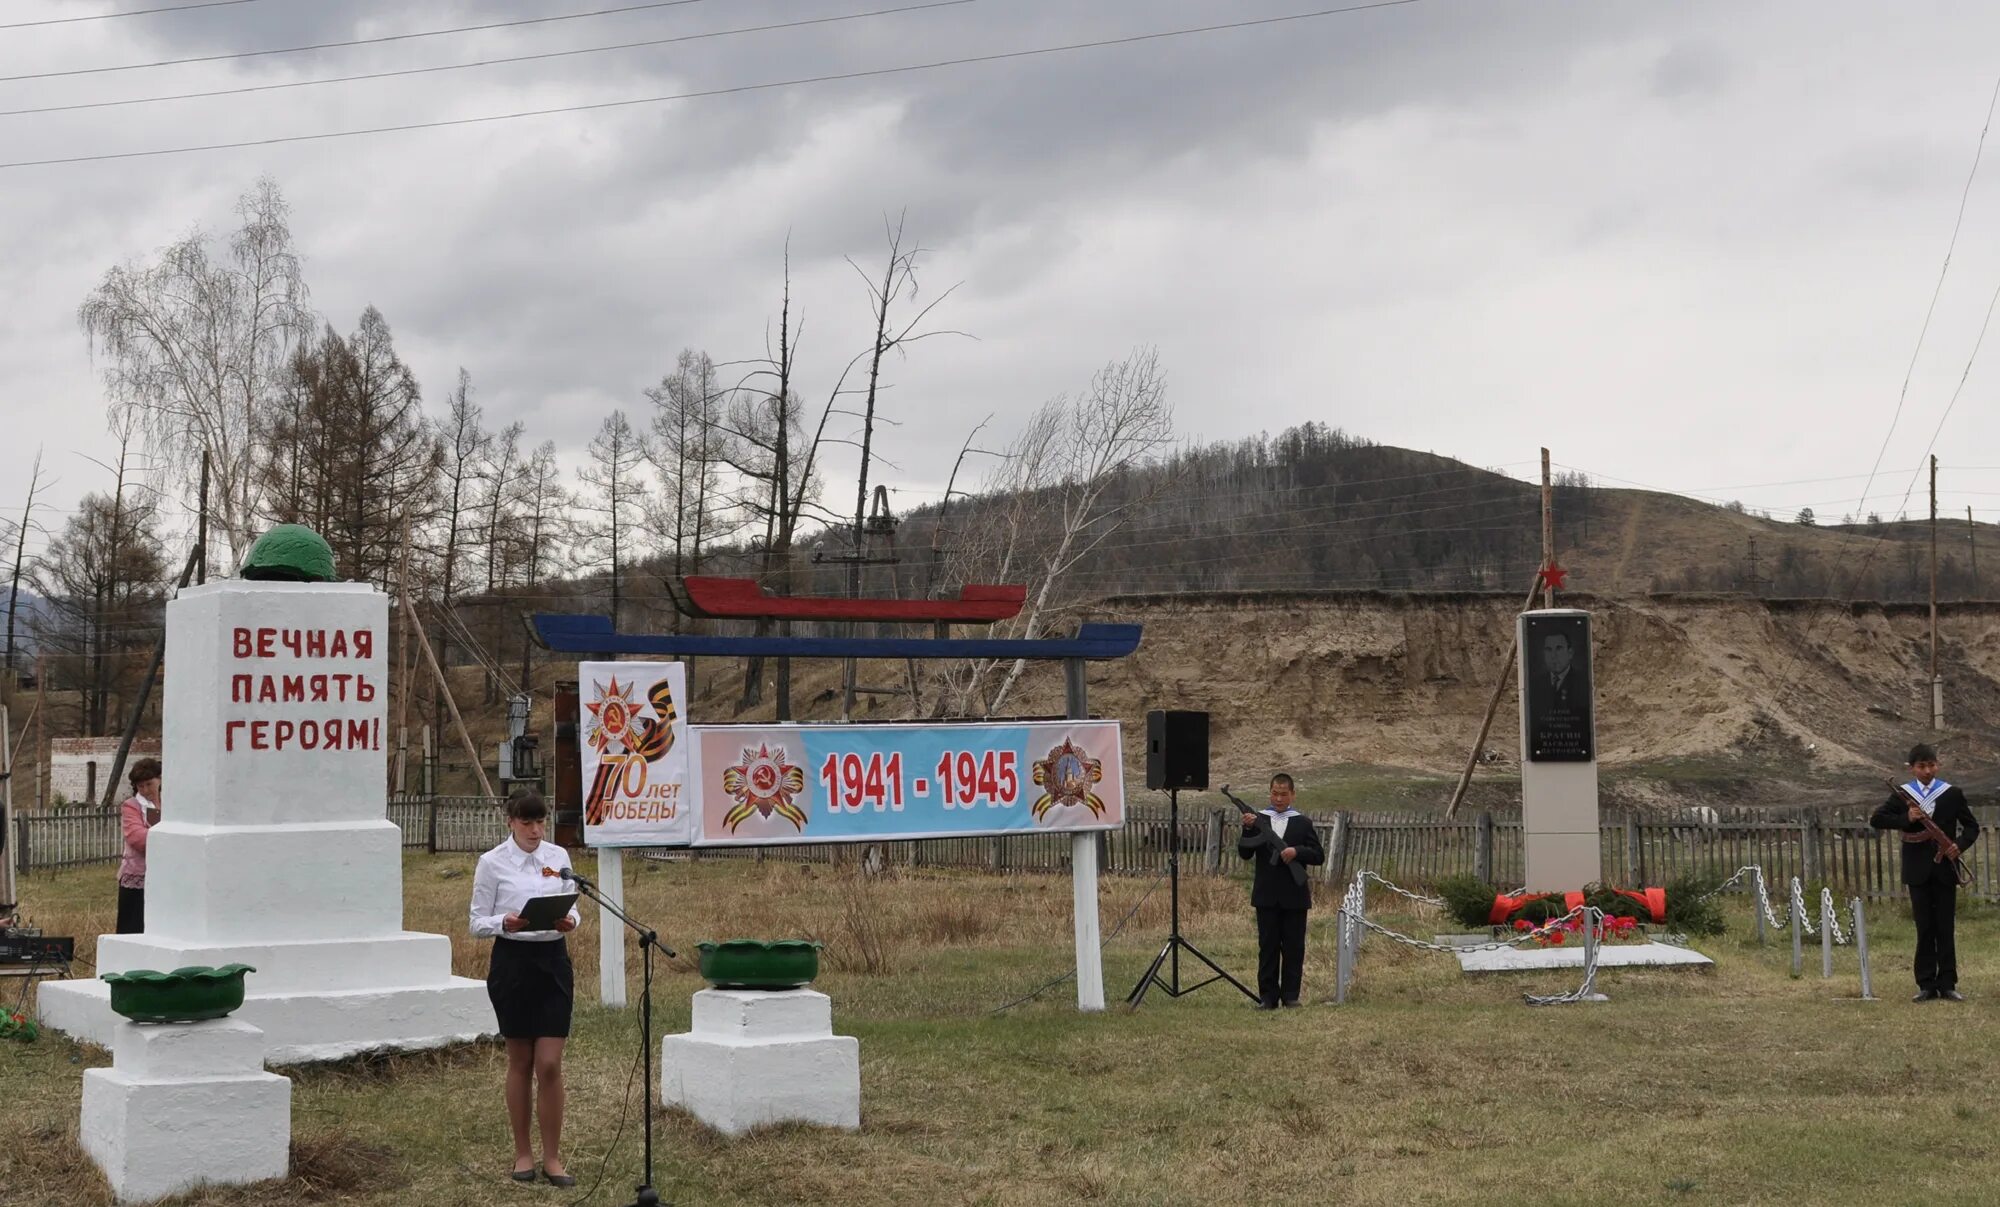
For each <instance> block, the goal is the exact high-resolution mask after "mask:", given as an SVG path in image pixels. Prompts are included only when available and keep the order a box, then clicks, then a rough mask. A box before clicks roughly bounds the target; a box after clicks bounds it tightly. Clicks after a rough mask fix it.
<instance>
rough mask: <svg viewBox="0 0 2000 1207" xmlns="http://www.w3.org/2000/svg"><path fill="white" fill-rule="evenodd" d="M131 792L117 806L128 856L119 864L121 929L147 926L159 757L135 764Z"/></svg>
mask: <svg viewBox="0 0 2000 1207" xmlns="http://www.w3.org/2000/svg"><path fill="white" fill-rule="evenodd" d="M126 778H128V779H130V780H131V781H132V796H131V799H129V800H127V801H126V802H125V803H124V804H122V805H120V806H118V824H119V827H120V828H121V829H122V830H123V831H124V832H125V858H124V859H122V860H120V861H119V864H118V933H119V934H121V935H137V934H143V933H145V930H146V834H147V832H148V831H150V830H151V829H152V828H153V827H154V826H156V825H158V824H160V760H158V759H140V760H139V761H138V762H136V763H134V764H132V773H131V774H130V775H129V776H127V777H126Z"/></svg>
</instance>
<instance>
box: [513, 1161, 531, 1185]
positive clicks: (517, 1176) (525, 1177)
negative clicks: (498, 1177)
mask: <svg viewBox="0 0 2000 1207" xmlns="http://www.w3.org/2000/svg"><path fill="white" fill-rule="evenodd" d="M508 1176H509V1177H511V1178H513V1179H514V1180H515V1181H516V1182H532V1181H534V1180H535V1167H534V1166H532V1165H530V1166H529V1167H528V1168H526V1169H517V1170H515V1171H514V1172H513V1173H511V1174H509V1175H508Z"/></svg>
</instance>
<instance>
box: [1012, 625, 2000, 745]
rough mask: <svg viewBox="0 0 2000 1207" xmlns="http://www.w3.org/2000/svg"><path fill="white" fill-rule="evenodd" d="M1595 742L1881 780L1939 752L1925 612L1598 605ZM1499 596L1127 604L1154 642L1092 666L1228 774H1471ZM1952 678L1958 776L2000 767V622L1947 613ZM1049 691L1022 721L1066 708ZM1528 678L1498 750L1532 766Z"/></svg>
mask: <svg viewBox="0 0 2000 1207" xmlns="http://www.w3.org/2000/svg"><path fill="white" fill-rule="evenodd" d="M1563 602H1564V604H1565V605H1566V606H1576V607H1584V608H1588V609H1590V610H1591V611H1592V612H1593V613H1594V616H1595V624H1594V632H1595V642H1596V659H1597V710H1598V711H1597V716H1598V740H1599V748H1600V752H1601V758H1602V760H1603V761H1604V762H1605V763H1607V764H1611V765H1614V766H1615V765H1619V764H1642V763H1653V762H1660V761H1666V760H1673V759H1683V758H1703V757H1711V756H1733V755H1755V756H1761V757H1765V758H1775V759H1777V760H1778V761H1780V762H1792V761H1794V760H1798V759H1804V758H1807V757H1810V758H1811V759H1812V760H1814V761H1816V762H1817V763H1819V764H1821V765H1824V766H1828V767H1837V766H1840V765H1842V764H1848V765H1852V766H1854V767H1856V768H1859V767H1862V766H1869V767H1879V766H1881V765H1883V762H1884V760H1885V759H1888V760H1889V761H1891V762H1893V761H1894V756H1895V755H1897V754H1898V752H1900V751H1902V750H1904V749H1907V747H1908V746H1909V744H1910V742H1912V741H1914V740H1917V739H1919V738H1921V737H1922V736H1923V731H1924V730H1925V729H1926V728H1927V721H1928V714H1929V704H1928V694H1927V693H1928V689H1927V679H1928V674H1929V671H1928V664H1929V643H1928V631H1929V630H1928V613H1927V611H1926V610H1925V609H1923V608H1918V607H1892V608H1888V609H1884V608H1881V607H1877V606H1872V605H1869V606H1859V607H1856V608H1853V609H1849V608H1847V607H1844V606H1840V605H1835V604H1804V603H1793V602H1790V601H1762V600H1755V599H1748V598H1737V597H1728V596H1709V597H1657V598H1650V599H1637V600H1595V599H1590V598H1588V597H1581V596H1570V597H1567V598H1566V599H1565V600H1564V601H1563ZM1516 611H1517V602H1516V601H1514V600H1511V599H1501V598H1495V597H1491V596H1476V595H1455V596H1454V595H1441V596H1440V595H1433V596H1390V595H1379V596H1378V595H1349V596H1322V597H1314V598H1303V597H1296V596H1295V597H1289V598H1287V597H1265V596H1198V597H1179V598H1172V599H1169V598H1158V599H1134V600H1113V601H1109V602H1107V603H1106V604H1104V605H1100V606H1098V607H1096V608H1093V609H1091V610H1090V612H1089V618H1090V619H1097V620H1121V621H1129V622H1137V623H1140V624H1143V625H1145V626H1146V637H1145V641H1144V643H1143V644H1142V645H1141V647H1140V650H1139V653H1138V654H1137V655H1136V656H1135V657H1133V658H1131V659H1128V660H1126V661H1125V662H1124V663H1120V664H1106V665H1103V666H1098V667H1094V668H1093V671H1092V675H1091V703H1092V706H1093V709H1094V710H1095V711H1099V712H1101V713H1103V714H1105V715H1107V716H1111V715H1115V716H1120V717H1123V718H1126V719H1127V720H1132V721H1136V720H1139V719H1141V718H1143V716H1144V714H1145V712H1146V711H1147V710H1148V709H1152V708H1174V707H1183V708H1203V709H1207V710H1208V711H1209V712H1210V713H1211V715H1212V725H1213V731H1214V732H1213V739H1212V740H1213V745H1214V748H1215V750H1216V751H1217V753H1218V756H1219V757H1225V758H1249V759H1253V760H1256V761H1257V762H1260V763H1261V762H1266V761H1268V762H1274V763H1296V764H1299V765H1303V766H1324V765H1327V764H1329V763H1334V762H1349V761H1354V762H1368V763H1379V764H1387V765H1391V766H1402V767H1411V768H1424V769H1432V770H1446V769H1456V767H1457V765H1458V764H1459V763H1460V762H1461V761H1462V760H1463V759H1464V757H1465V754H1466V752H1467V750H1468V749H1469V747H1470V744H1471V741H1472V738H1473V735H1474V734H1475V733H1476V732H1477V730H1478V725H1479V719H1480V717H1481V715H1482V714H1483V712H1484V710H1485V708H1486V704H1487V701H1488V700H1489V699H1490V697H1491V695H1492V691H1493V685H1494V683H1495V681H1496V680H1497V678H1498V677H1499V672H1500V668H1501V666H1502V664H1503V662H1504V660H1505V658H1506V654H1507V648H1508V645H1509V643H1511V642H1512V640H1513V631H1514V615H1515V613H1516ZM1938 660H1939V665H1940V668H1941V671H1942V674H1943V676H1944V679H1945V705H1946V721H1947V725H1948V733H1947V734H1946V735H1944V739H1943V740H1944V742H1945V743H1946V744H1947V745H1948V746H1949V747H1950V749H1951V755H1952V758H1953V760H1954V762H1955V763H1957V764H1958V765H1975V764H1976V765H1990V764H1992V763H1993V762H1995V761H1996V756H2000V734H1996V727H2000V604H1961V605H1953V606H1950V607H1947V608H1945V609H1943V611H1942V615H1941V618H1940V624H1939V653H1938ZM1055 687H1056V683H1055V681H1054V677H1053V676H1052V675H1037V676H1036V677H1035V678H1034V680H1033V681H1032V683H1031V685H1030V691H1029V693H1028V695H1027V697H1025V698H1024V699H1023V700H1022V701H1021V704H1022V706H1023V707H1024V709H1025V710H1027V711H1042V710H1048V709H1053V708H1056V707H1058V706H1059V704H1060V696H1059V695H1058V694H1057V693H1056V692H1055V690H1054V689H1055ZM1518 715H1519V713H1518V705H1517V703H1516V694H1515V691H1514V686H1513V679H1512V677H1511V676H1509V679H1508V685H1507V688H1506V691H1505V694H1504V696H1503V697H1502V700H1501V705H1500V712H1499V715H1498V717H1497V718H1496V720H1495V722H1494V729H1493V732H1492V733H1491V734H1490V735H1489V736H1488V739H1487V742H1486V745H1487V747H1488V748H1489V749H1490V750H1492V751H1494V752H1496V753H1497V754H1498V755H1500V756H1501V759H1502V761H1504V762H1508V763H1511V762H1513V761H1514V760H1515V758H1516V756H1517V755H1518V746H1519V743H1518V739H1517V737H1516V725H1517V717H1518Z"/></svg>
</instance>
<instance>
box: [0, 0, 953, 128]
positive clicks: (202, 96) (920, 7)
mask: <svg viewBox="0 0 2000 1207" xmlns="http://www.w3.org/2000/svg"><path fill="white" fill-rule="evenodd" d="M977 2H978V0H933V2H932V3H929V4H911V5H905V6H904V7H902V8H878V9H874V10H873V11H870V12H865V13H845V14H842V15H840V16H837V17H812V18H809V19H807V20H803V21H782V22H778V23H775V24H771V25H746V26H741V27H739V28H736V29H718V30H713V31H711V32H708V33H699V34H681V35H679V36H677V37H672V38H648V39H646V40H645V41H642V42H617V43H613V44H611V45H608V46H586V47H583V48H581V49H578V50H549V51H543V52H541V53H538V54H522V55H509V56H507V57H506V58H500V59H475V60H473V61H472V62H469V63H442V64H439V65H437V66H435V67H406V68H403V69H401V70H397V71H368V72H362V73H360V74H357V75H336V76H327V77H325V78H323V79H317V80H291V81H288V82H285V83H281V84H252V85H248V86H246V87H243V88H218V89H215V90H213V91H209V92H175V93H169V94H167V95H165V96H138V97H131V98H129V99H127V100H122V101H84V102H81V103H78V104H74V105H44V106H42V107H40V108H36V109H0V117H25V116H28V115H30V114H37V113H74V112H76V111H77V110H80V109H117V108H121V107H124V106H127V105H151V104H156V103H159V102H162V101H192V100H206V99H208V98H211V97H219V96H245V95H247V94H249V93H253V92H281V91H284V90H286V89H291V88H314V87H318V86H319V85H322V84H352V83H356V82H359V81H362V80H389V79H396V78H398V77H401V76H410V75H430V74H433V73H435V72H440V71H469V70H471V69H473V68H477V67H498V66H502V65H504V64H508V63H533V62H539V61H540V60H543V59H563V58H569V57H572V56H575V55H586V54H603V53H605V52H607V51H614V50H637V49H641V48H644V47H649V46H671V45H673V44H675V43H677V42H701V41H705V40H708V39H711V38H728V37H734V36H735V35H737V34H755V33H768V32H771V31H773V30H780V29H798V28H801V27H803V26H807V25H832V24H834V23H836V22H840V21H859V20H862V19H864V18H867V17H886V16H891V15H894V14H897V13H915V12H922V11H924V10H925V9H932V8H954V7H957V6H958V5H961V4H975V3H977Z"/></svg>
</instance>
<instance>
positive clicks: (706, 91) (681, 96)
mask: <svg viewBox="0 0 2000 1207" xmlns="http://www.w3.org/2000/svg"><path fill="white" fill-rule="evenodd" d="M672 2H673V3H680V4H692V3H698V2H699V0H672ZM1421 2H1422V0H1374V2H1373V3H1368V4H1354V5H1346V6H1343V7H1339V8H1323V9H1315V10H1312V11H1310V12H1300V13H1286V14H1283V15H1280V16H1273V17H1259V18H1254V19H1249V20H1243V21H1227V22H1219V23H1216V24H1211V25H1197V26H1189V27H1185V28H1181V29H1167V30H1155V31H1153V32H1150V33H1143V34H1128V35H1125V36H1123V37H1117V38H1099V39H1095V40H1092V41H1088V42H1069V43H1063V44H1060V45H1055V46H1038V47H1031V48H1029V49H1027V50H1011V51H1000V52H995V53H992V54H982V55H963V56H959V57H957V58H950V59H936V60H932V61H930V62H925V63H907V64H902V65H899V66H895V67H876V68H869V69H864V70H859V71H840V72H828V73H825V74H822V75H810V76H796V77H793V78H791V79H784V80H769V81H765V82H763V83H756V84H736V85H729V86H724V87H719V88H702V89H696V90H694V91H690V92H675V93H667V94H663V95H658V96H641V97H628V98H625V99H623V100H615V101H593V102H587V103H583V104H576V105H553V106H548V107H546V108H541V109H522V110H516V111H515V112H512V113H488V114H479V115H475V116H472V117H455V118H440V119H436V120H432V121H422V122H401V123H397V124H394V125H386V126H365V127H359V128H355V129H349V130H323V131H318V132H315V133H311V134H288V135H278V136H274V137H270V138H251V139H239V140H236V141H233V142H219V143H194V144H189V145H186V146H179V147H156V148H152V149H150V150H142V151H113V152H104V153H100V154H95V155H66V156H56V157H52V158H48V159H19V160H12V161H8V162H5V163H0V169H18V168H37V167H54V166H58V165H64V164H78V163H105V162H111V161H117V160H127V159H151V158H157V157H160V156H166V155H191V154H196V153H200V152H206V151H233V150H242V149H245V148H249V147H272V146H284V145H289V144H294V143H308V142H325V141H328V140H332V139H343V138H363V137H369V136H373V135H377V134H397V133H405V132H409V131H415V130H441V129H450V128H456V127H460V126H477V125H487V124H491V123H494V122H507V121H519V120H522V119H526V118H534V117H553V116H558V115H563V114H571V113H594V112H601V111H605V110H611V109H626V108H632V107H635V106H640V105H658V104H666V103H669V102H673V101H686V100H697V99H703V98H708V97H717V96H737V95H742V94H745V93H752V92H769V91H774V90H777V89H783V88H796V87H804V86H808V85H812V84H828V83H839V82H844V81H850V80H865V79H879V78H883V77H887V76H895V75H909V74H913V73H916V72H923V71H939V70H943V69H946V68H951V67H964V66H969V65H972V64H978V63H1001V62H1009V61H1012V60H1017V59H1028V58H1037V57H1041V56H1045V55H1056V54H1068V53H1073V52H1076V51H1084V50H1099V49H1104V48H1107V47H1113V46H1132V45H1138V44H1141V43H1146V42H1156V41H1161V40H1164V39H1168V38H1185V37H1196V36H1200V35H1205V34H1213V33H1220V32H1224V31H1228V30H1237V29H1251V28H1258V27H1264V26H1274V25H1280V24H1284V23H1288V22H1298V21H1310V20H1315V19H1319V18H1325V17H1333V16H1340V15H1344V14H1348V13H1358V12H1366V11H1369V10H1373V9H1385V8H1401V7H1404V6H1406V5H1411V4H1418V3H1421ZM641 7H656V6H641ZM607 11H609V10H607ZM552 19H554V18H538V20H552ZM405 36H411V35H405ZM35 78H41V77H39V76H10V77H0V81H4V80H7V79H35Z"/></svg>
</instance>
